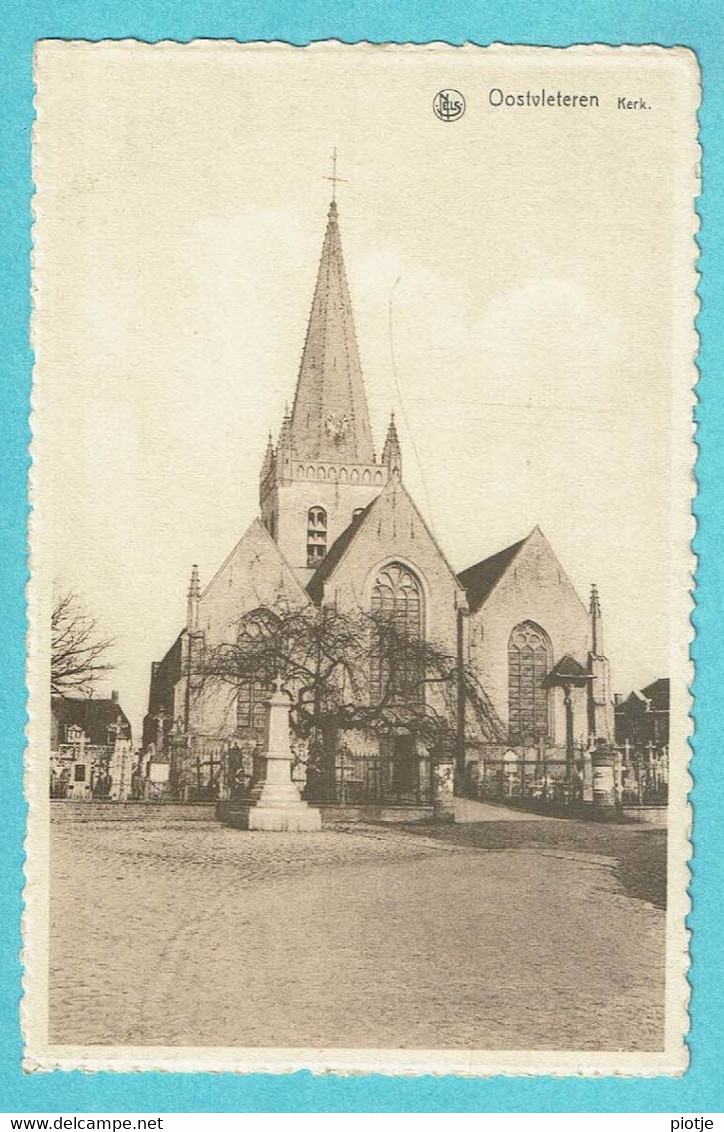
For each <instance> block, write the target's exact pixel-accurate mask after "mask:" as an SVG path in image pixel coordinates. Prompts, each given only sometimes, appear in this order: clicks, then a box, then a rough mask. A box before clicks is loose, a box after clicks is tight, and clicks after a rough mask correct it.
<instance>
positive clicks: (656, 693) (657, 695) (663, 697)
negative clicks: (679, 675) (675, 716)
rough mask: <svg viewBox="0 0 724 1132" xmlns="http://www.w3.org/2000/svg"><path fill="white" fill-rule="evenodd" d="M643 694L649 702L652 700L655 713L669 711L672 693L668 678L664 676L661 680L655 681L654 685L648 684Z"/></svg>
mask: <svg viewBox="0 0 724 1132" xmlns="http://www.w3.org/2000/svg"><path fill="white" fill-rule="evenodd" d="M641 692H642V694H643V695H644V696H646V699H647V700H650V702H651V706H652V707H653V708H654V710H655V711H668V710H669V697H670V692H669V678H668V676H662V677H660V679H658V680H654V681H653V683H651V684H647V685H646V687H645V688H642V689H641Z"/></svg>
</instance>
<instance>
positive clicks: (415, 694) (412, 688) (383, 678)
mask: <svg viewBox="0 0 724 1132" xmlns="http://www.w3.org/2000/svg"><path fill="white" fill-rule="evenodd" d="M370 606H371V613H372V616H373V618H374V619H375V623H376V624H375V628H374V634H375V639H374V642H373V647H372V654H371V670H370V695H371V698H372V701H373V702H377V703H379V702H380V701H381V700H383V699H389V700H390V701H392V702H400V701H404V700H413V701H418V700H420V699H421V698H422V689H423V679H422V677H423V673H422V671H421V657H420V648H419V646H420V643H421V642H422V638H423V631H422V624H423V623H422V613H423V609H422V587H421V586H420V582H419V579H418V578H417V577H416V576H415V575H414V574H413V573H412V571H411V570H408V568H407V567H406V566H403V565H402V563H401V562H391V563H389V565H387V566H385V567H384V568H383V569H382V570H380V572H379V574H378V575H377V578H376V579H375V584H374V586H373V587H372V597H371V602H370Z"/></svg>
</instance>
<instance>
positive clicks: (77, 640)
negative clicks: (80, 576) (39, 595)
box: [50, 590, 115, 696]
mask: <svg viewBox="0 0 724 1132" xmlns="http://www.w3.org/2000/svg"><path fill="white" fill-rule="evenodd" d="M50 631H51V663H50V690H51V695H53V696H68V695H71V694H73V693H75V694H80V695H83V696H87V695H90V694H91V692H92V691H93V688H94V686H95V684H96V683H97V682H98V681H99V680H100V679H102V677H104V676H105V675H106V674H107V673H109V672H112V671H113V668H114V667H115V666H114V665H113V664H111V663H110V662H109V661H108V659H107V653H108V651H109V650H110V649H111V648H112V646H113V645H114V644H115V639H114V638H112V637H103V636H102V635H101V633H100V630H99V627H98V622H97V620H96V619H95V618H94V617H91V616H90V614H88V613H87V611H86V610H85V608H84V606H83V603H82V602H81V600H80V598H79V597H78V595H77V594H76V593H75V592H74V591H73V590H66V591H62V592H61V591H59V590H54V593H53V609H52V613H51V619H50Z"/></svg>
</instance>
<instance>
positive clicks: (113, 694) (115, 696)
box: [111, 692, 118, 704]
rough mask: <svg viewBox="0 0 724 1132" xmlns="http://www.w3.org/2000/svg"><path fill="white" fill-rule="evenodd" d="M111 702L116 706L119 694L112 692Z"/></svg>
mask: <svg viewBox="0 0 724 1132" xmlns="http://www.w3.org/2000/svg"><path fill="white" fill-rule="evenodd" d="M111 702H112V703H114V704H117V703H118V692H111Z"/></svg>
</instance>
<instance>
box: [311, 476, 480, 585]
mask: <svg viewBox="0 0 724 1132" xmlns="http://www.w3.org/2000/svg"><path fill="white" fill-rule="evenodd" d="M397 492H399V493H400V494H401V495H402V496H403V497H404V499H405V500H406V501H407V503H408V504H409V507H410V509H411V511H412V512H413V513H414V515H416V516H417V519H418V520H419V522H420V525H421V527H422V528H423V530H424V531H425V533H426V535H427V537H428V538H429V539H430V541H431V543H432V544H433V546H434V547H435V550H436V551H437V553H438V554H439V555H440V558H441V559H442V561H443V562H444V563H445V566H446V567H447V569H448V570H449V571H450V577H451V578H452V580H453V582H454V583H456V584H457V586H458V587H459V588H460V589H461V590H462V588H463V587H462V585H461V584H460V581H459V579H458V578H457V577H456V575H455V573H454V571H453V569H452V567H451V566H450V563H449V562H448V560H447V558H446V557H445V555H444V553H443V551H442V550H441V549H440V546H439V545H438V542H437V539H436V538H435V536H434V535H433V533H432V531H431V530H430V528H429V527H428V525H427V523H426V522H425V520H424V518H423V516H422V514H421V513H420V511H419V509H418V507H417V505H416V503H415V501H414V499H413V498H412V496H411V495H410V493H409V492H408V490H407V488H406V487H405V486H404V484H403V483H402V480H401V479H400V478H399V476H396V475H393V476H392V477H391V478H390V479H389V480H388V481H387V483H386V484H385V486H384V488H383V489H382V491H381V492H380V494H379V495H378V496H377V497H376V498H375V499H373V500H372V502H371V503H369V504H368V505H367V507H365V509H364V511H361V512H360V514H359V515H357V516H356V517H355V518H354V519H353V520H352V522H351V523H350V525H349V526H348V527H347V528H346V529H345V530H344V531H342V534H341V535H340V536H339V538H337V539H336V540H335V541H334V542H333V543H332V546H331V547H330V548H329V551H328V553H327V555H326V557H325V558H324V560H323V561H322V563H321V564H320V566H319V567H318V568H317V570H316V571H315V573H314V574H313V575H312V578H311V580H310V581H309V583H308V585H307V593H308V594H309V596H310V597H311V598H312V600H313V601H315V602H320V601H321V600H322V598H323V597H324V583H325V582H326V581H327V579H328V578H330V577H331V576H332V574H333V573H334V571H335V570H336V569H337V567H338V565H339V564H340V562H341V561H342V559H343V558H344V556H345V555H346V553H347V551H348V550H349V549H350V547H351V546H352V544H353V543H354V542H355V540H356V539H357V537H358V535H359V534H360V533H361V531H362V529H363V528H364V527H365V526H367V524H368V523H370V522H372V520H373V517H374V515H375V514H376V512H378V511H380V510H382V509H383V508H384V507H385V506H386V504H387V503H388V502H389V500H390V497H392V499H393V505H394V498H395V495H396V493H397ZM394 552H395V548H394V546H390V554H391V555H394Z"/></svg>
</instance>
